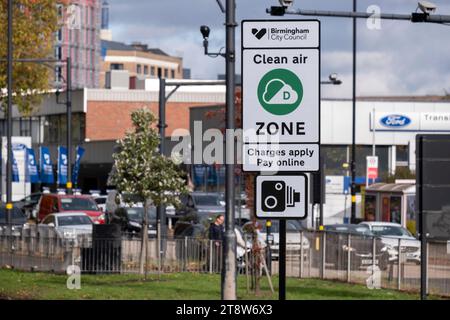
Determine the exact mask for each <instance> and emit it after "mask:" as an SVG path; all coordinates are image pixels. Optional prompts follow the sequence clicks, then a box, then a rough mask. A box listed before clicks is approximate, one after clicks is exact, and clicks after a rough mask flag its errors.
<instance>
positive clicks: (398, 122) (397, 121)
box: [380, 114, 411, 128]
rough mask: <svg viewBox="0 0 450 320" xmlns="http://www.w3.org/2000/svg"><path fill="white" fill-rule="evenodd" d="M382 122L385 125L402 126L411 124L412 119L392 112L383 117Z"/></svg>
mask: <svg viewBox="0 0 450 320" xmlns="http://www.w3.org/2000/svg"><path fill="white" fill-rule="evenodd" d="M380 122H381V124H382V125H383V126H385V127H395V128H400V127H406V126H407V125H409V124H410V123H411V119H410V118H408V117H406V116H402V115H398V114H390V115H388V116H386V117H383V118H381V120H380Z"/></svg>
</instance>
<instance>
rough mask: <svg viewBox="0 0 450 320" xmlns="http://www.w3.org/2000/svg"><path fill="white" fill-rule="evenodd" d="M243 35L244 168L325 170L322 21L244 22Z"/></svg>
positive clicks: (258, 169)
mask: <svg viewBox="0 0 450 320" xmlns="http://www.w3.org/2000/svg"><path fill="white" fill-rule="evenodd" d="M242 39H243V42H242V75H243V83H242V88H243V89H242V104H243V115H242V118H243V142H244V147H243V160H244V163H243V169H244V171H297V172H298V171H317V170H319V145H320V91H319V86H320V72H319V71H320V47H319V44H320V41H319V39H320V25H319V21H317V20H313V21H306V20H299V21H293V20H290V21H273V20H270V21H267V20H266V21H243V22H242ZM259 151H267V152H259ZM270 151H272V152H270Z"/></svg>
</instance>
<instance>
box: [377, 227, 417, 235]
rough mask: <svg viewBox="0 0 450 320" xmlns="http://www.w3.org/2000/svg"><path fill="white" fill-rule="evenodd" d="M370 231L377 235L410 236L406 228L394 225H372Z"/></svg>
mask: <svg viewBox="0 0 450 320" xmlns="http://www.w3.org/2000/svg"><path fill="white" fill-rule="evenodd" d="M372 232H373V233H374V234H375V235H377V236H387V237H402V236H407V237H412V235H411V234H410V233H409V231H408V230H406V229H404V228H402V227H396V226H372Z"/></svg>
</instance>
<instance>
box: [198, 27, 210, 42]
mask: <svg viewBox="0 0 450 320" xmlns="http://www.w3.org/2000/svg"><path fill="white" fill-rule="evenodd" d="M200 32H201V33H202V36H203V39H205V40H206V39H208V37H209V32H210V30H209V27H208V26H201V27H200Z"/></svg>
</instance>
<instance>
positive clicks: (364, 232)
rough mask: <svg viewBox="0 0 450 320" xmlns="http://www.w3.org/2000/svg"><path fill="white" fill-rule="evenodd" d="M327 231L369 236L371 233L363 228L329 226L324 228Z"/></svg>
mask: <svg viewBox="0 0 450 320" xmlns="http://www.w3.org/2000/svg"><path fill="white" fill-rule="evenodd" d="M326 230H327V231H331V232H338V233H350V234H355V235H364V236H370V235H371V234H372V233H371V232H370V230H369V228H367V227H365V226H357V227H355V226H330V227H327V228H326Z"/></svg>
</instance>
